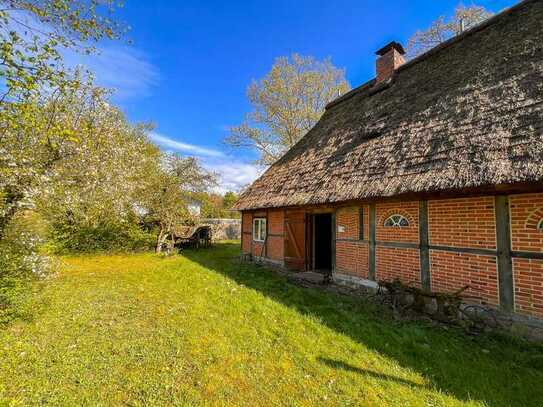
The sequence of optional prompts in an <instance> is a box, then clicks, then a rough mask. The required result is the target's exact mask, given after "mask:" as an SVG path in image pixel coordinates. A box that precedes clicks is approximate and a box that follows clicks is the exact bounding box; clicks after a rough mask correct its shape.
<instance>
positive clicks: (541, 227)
mask: <svg viewBox="0 0 543 407" xmlns="http://www.w3.org/2000/svg"><path fill="white" fill-rule="evenodd" d="M537 230H539V231H540V232H543V219H541V220H540V221H539V223H538V224H537Z"/></svg>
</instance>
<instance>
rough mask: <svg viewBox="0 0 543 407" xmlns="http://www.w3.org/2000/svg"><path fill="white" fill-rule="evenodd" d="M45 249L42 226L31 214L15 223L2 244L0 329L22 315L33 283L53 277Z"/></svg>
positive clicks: (16, 220)
mask: <svg viewBox="0 0 543 407" xmlns="http://www.w3.org/2000/svg"><path fill="white" fill-rule="evenodd" d="M42 245H43V238H42V225H41V223H40V221H39V218H38V217H37V216H36V215H35V214H33V213H30V212H27V213H23V214H22V215H20V216H19V217H17V218H15V219H13V220H12V222H11V223H10V224H9V226H8V228H7V230H6V231H5V233H4V235H3V237H2V239H1V240H0V325H1V324H5V323H7V322H9V321H10V320H12V319H13V318H15V317H16V316H20V315H22V313H23V312H24V311H23V309H24V304H25V303H26V301H27V299H28V296H27V294H28V293H29V292H30V288H31V284H32V282H33V281H35V280H36V279H39V278H44V277H45V276H47V275H49V274H50V273H51V271H52V261H51V259H50V258H49V257H48V256H45V255H44V254H43V253H42V252H41V246H42Z"/></svg>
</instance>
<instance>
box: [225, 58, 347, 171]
mask: <svg viewBox="0 0 543 407" xmlns="http://www.w3.org/2000/svg"><path fill="white" fill-rule="evenodd" d="M349 89H350V86H349V84H348V82H347V81H346V80H345V72H344V71H343V70H341V69H338V68H336V67H335V66H334V65H332V62H331V61H330V60H329V59H325V60H324V61H318V60H316V59H315V58H313V57H308V56H301V55H298V54H293V55H292V56H291V57H290V58H288V57H280V58H277V59H276V60H275V63H274V64H273V66H272V69H271V71H270V72H269V73H268V74H267V75H266V76H265V77H264V78H262V79H261V80H259V81H253V82H252V83H251V85H249V87H248V89H247V97H248V99H249V102H250V103H251V105H252V106H253V111H252V112H250V113H249V114H247V115H246V118H245V120H244V122H243V123H242V124H240V125H239V126H235V127H232V128H231V129H230V135H229V137H227V138H226V140H225V142H226V143H227V144H229V145H231V146H233V147H245V148H253V149H256V150H257V151H258V152H259V154H260V157H259V160H258V162H259V163H260V164H265V165H270V164H272V163H273V162H275V161H276V160H277V159H278V158H279V157H281V156H282V155H283V154H284V153H285V152H286V151H287V150H288V149H289V148H290V147H292V146H293V145H294V144H295V143H296V142H297V141H298V140H300V138H302V136H303V135H304V134H305V133H307V132H308V131H309V130H310V129H311V128H312V127H313V126H314V125H315V123H317V121H318V120H319V118H320V117H321V115H322V114H323V112H324V108H325V106H326V104H327V103H329V102H330V101H332V100H333V99H335V98H337V97H338V96H340V95H341V94H343V93H345V92H347V91H348V90H349Z"/></svg>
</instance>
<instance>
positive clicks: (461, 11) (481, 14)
mask: <svg viewBox="0 0 543 407" xmlns="http://www.w3.org/2000/svg"><path fill="white" fill-rule="evenodd" d="M491 16H492V13H491V12H490V11H488V10H486V9H485V8H484V7H480V6H475V5H472V6H469V7H465V6H462V5H460V6H458V7H457V8H456V10H455V11H454V15H453V16H452V17H451V18H449V19H446V18H445V17H444V16H440V17H438V18H437V19H436V20H435V21H434V22H433V23H432V24H431V25H430V27H429V28H428V29H426V30H422V31H417V32H416V33H415V34H414V35H413V36H412V37H411V38H410V39H409V42H408V45H407V53H408V56H409V58H414V57H417V56H418V55H421V54H424V53H425V52H426V51H429V50H430V49H432V48H434V47H436V46H438V45H439V44H441V43H442V42H445V41H447V40H448V39H450V38H452V37H455V36H457V35H459V34H461V33H462V32H463V31H465V30H468V29H470V28H472V27H474V26H476V25H477V24H480V23H481V22H483V21H485V20H486V19H488V18H489V17H491Z"/></svg>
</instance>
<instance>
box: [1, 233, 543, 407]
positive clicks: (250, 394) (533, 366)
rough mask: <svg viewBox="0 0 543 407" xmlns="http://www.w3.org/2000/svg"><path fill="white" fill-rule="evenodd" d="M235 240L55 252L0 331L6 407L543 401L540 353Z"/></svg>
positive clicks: (516, 403) (502, 403)
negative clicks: (28, 302) (362, 295)
mask: <svg viewBox="0 0 543 407" xmlns="http://www.w3.org/2000/svg"><path fill="white" fill-rule="evenodd" d="M238 251H239V246H238V245H236V244H232V243H231V244H221V245H218V246H216V247H214V248H213V249H209V250H205V249H204V250H201V251H189V252H186V253H185V254H184V255H183V256H175V257H170V258H159V257H157V256H155V255H153V254H134V255H115V256H107V255H101V256H81V257H69V258H63V259H62V262H63V267H62V271H61V272H60V274H59V276H58V277H56V278H54V279H52V280H50V281H48V282H47V283H46V284H44V285H43V288H42V289H41V290H39V291H38V292H37V293H36V294H35V295H34V299H33V304H32V309H33V318H32V319H31V320H27V321H18V322H15V323H12V324H11V325H9V326H7V327H4V328H1V329H0V405H12V404H13V405H33V404H52V405H111V404H113V405H119V404H126V405H160V404H162V405H163V404H178V405H179V404H181V405H187V404H188V405H194V404H213V405H266V406H267V405H325V404H326V405H394V406H410V405H421V406H439V405H447V406H449V405H485V406H486V405H488V406H541V405H543V353H542V348H541V347H539V348H537V347H536V346H535V345H529V344H525V343H521V342H519V341H513V340H508V339H504V338H500V339H498V338H494V339H491V338H481V337H479V338H469V337H465V336H463V335H462V334H460V333H459V332H456V331H454V330H449V331H445V330H442V329H436V328H430V327H427V326H425V325H423V324H421V323H412V322H405V323H397V322H394V321H393V320H392V319H390V318H389V317H387V315H386V312H383V311H381V310H379V309H377V308H375V307H374V306H371V305H369V304H365V303H364V302H363V301H362V300H360V299H355V298H349V297H343V296H339V295H332V294H328V293H323V292H320V291H318V290H312V289H302V288H298V287H296V286H294V285H291V284H289V283H287V282H286V281H285V280H284V279H283V278H282V277H279V276H277V275H275V274H274V273H273V272H270V271H269V270H267V269H265V268H263V267H259V266H252V265H240V264H238V263H237V262H236V261H235V260H234V258H235V256H236V255H237V254H238Z"/></svg>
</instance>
